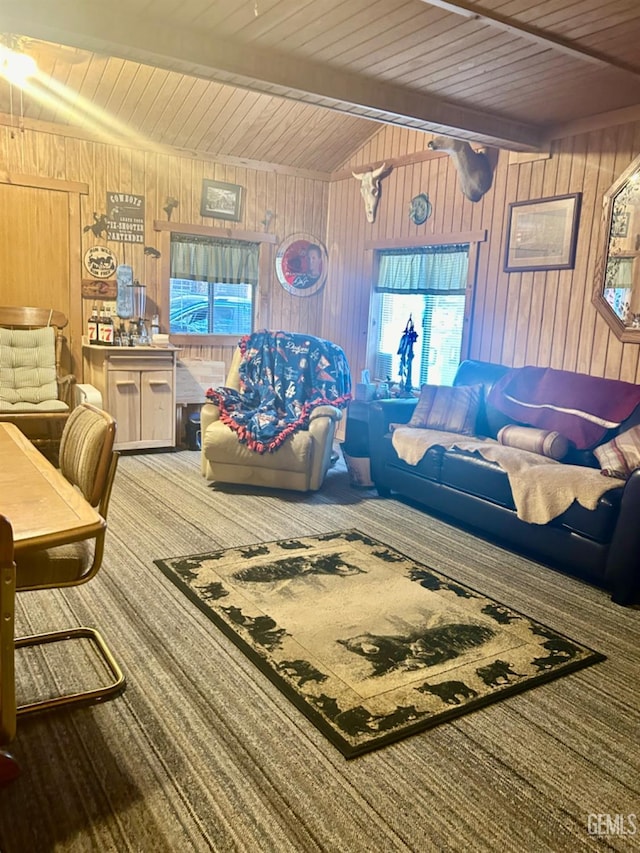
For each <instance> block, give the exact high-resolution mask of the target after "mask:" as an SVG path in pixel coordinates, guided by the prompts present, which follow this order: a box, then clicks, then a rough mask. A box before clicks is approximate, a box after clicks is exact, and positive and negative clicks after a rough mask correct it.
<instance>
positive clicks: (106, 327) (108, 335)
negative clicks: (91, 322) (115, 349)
mask: <svg viewBox="0 0 640 853" xmlns="http://www.w3.org/2000/svg"><path fill="white" fill-rule="evenodd" d="M113 331H114V325H113V319H112V317H111V308H109V307H108V306H105V308H104V313H103V315H102V317H101V318H100V343H101V344H102V345H103V346H107V347H111V346H113Z"/></svg>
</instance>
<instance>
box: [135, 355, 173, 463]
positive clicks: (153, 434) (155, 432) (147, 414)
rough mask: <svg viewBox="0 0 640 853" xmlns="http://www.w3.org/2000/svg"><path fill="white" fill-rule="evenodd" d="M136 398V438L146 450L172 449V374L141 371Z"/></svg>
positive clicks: (169, 371)
mask: <svg viewBox="0 0 640 853" xmlns="http://www.w3.org/2000/svg"><path fill="white" fill-rule="evenodd" d="M140 394H141V400H140V438H141V439H142V440H143V441H144V442H145V444H146V445H147V446H154V445H157V446H166V445H173V444H174V443H175V442H174V429H175V420H176V415H175V404H174V402H173V399H174V398H173V371H171V370H145V371H142V373H141V374H140Z"/></svg>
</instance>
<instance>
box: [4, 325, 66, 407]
mask: <svg viewBox="0 0 640 853" xmlns="http://www.w3.org/2000/svg"><path fill="white" fill-rule="evenodd" d="M57 397H58V384H57V381H56V339H55V331H54V329H53V327H51V326H47V327H45V328H42V329H0V403H4V404H7V405H8V406H13V405H15V404H17V403H29V404H33V405H34V406H37V405H38V404H40V403H44V402H45V401H47V400H56V399H57ZM62 408H63V410H64V408H66V407H65V406H64V405H63V407H62ZM5 409H6V406H5ZM34 411H38V409H34Z"/></svg>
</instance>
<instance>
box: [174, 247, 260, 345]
mask: <svg viewBox="0 0 640 853" xmlns="http://www.w3.org/2000/svg"><path fill="white" fill-rule="evenodd" d="M258 250H259V247H258V244H257V243H248V242H245V241H242V240H216V239H213V238H208V237H196V236H193V235H188V234H172V235H171V277H170V281H169V330H170V332H171V334H174V335H175V334H178V335H233V336H239V335H244V334H250V333H251V332H252V331H253V313H254V312H253V307H254V301H255V288H256V285H257V282H258Z"/></svg>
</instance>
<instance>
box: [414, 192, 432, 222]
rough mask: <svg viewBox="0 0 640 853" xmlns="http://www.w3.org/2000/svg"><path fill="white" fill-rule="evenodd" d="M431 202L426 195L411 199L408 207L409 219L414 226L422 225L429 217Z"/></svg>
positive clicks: (422, 194)
mask: <svg viewBox="0 0 640 853" xmlns="http://www.w3.org/2000/svg"><path fill="white" fill-rule="evenodd" d="M431 210H432V207H431V202H430V201H429V196H428V195H427V194H426V193H420V194H419V195H417V196H416V197H415V198H412V199H411V205H410V207H409V219H410V220H411V221H412V222H415V224H416V225H422V224H423V223H424V222H426V221H427V219H428V218H429V217H430V216H431Z"/></svg>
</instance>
